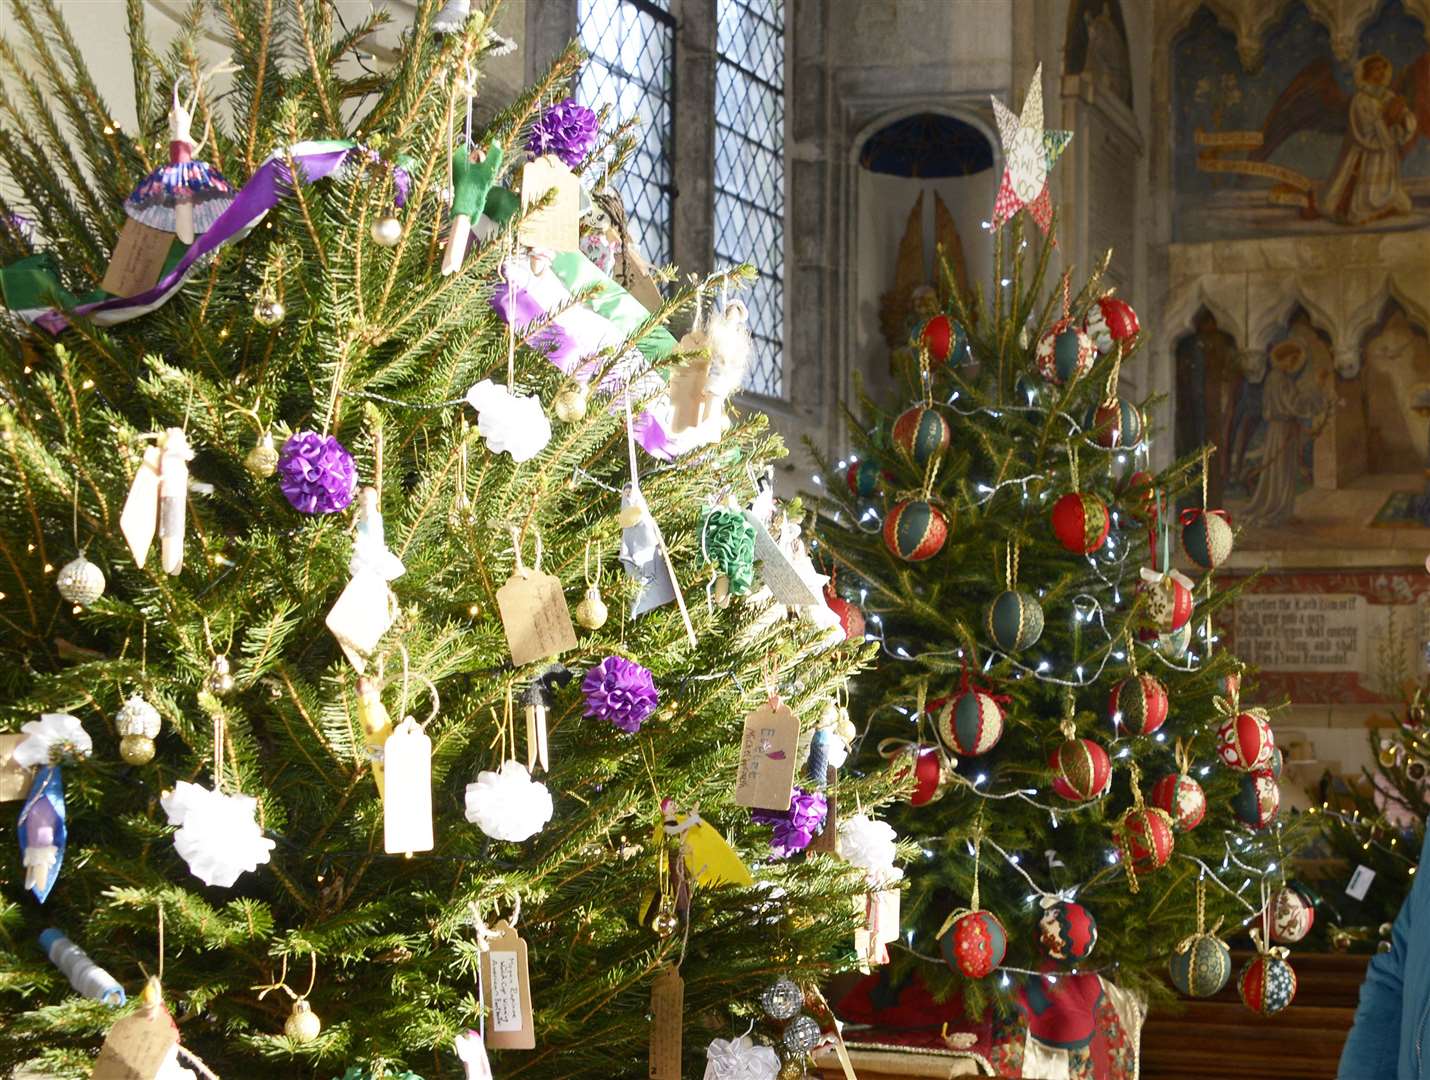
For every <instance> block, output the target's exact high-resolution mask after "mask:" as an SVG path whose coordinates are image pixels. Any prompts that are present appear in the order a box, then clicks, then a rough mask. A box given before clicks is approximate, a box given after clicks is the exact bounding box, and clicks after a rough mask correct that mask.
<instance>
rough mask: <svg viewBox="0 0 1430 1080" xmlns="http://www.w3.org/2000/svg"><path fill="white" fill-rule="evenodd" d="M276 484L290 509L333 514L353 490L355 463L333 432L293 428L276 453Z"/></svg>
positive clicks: (343, 507)
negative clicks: (322, 432)
mask: <svg viewBox="0 0 1430 1080" xmlns="http://www.w3.org/2000/svg"><path fill="white" fill-rule="evenodd" d="M278 486H279V487H280V488H281V489H282V491H283V497H284V498H285V499H287V500H288V502H289V503H290V504H292V506H293V509H294V510H301V511H302V512H303V513H305V514H334V513H337V512H338V511H339V510H343V509H345V508H346V507H347V506H348V504H349V503H351V502H352V501H353V495H355V494H356V493H357V466H356V465H354V464H353V456H352V455H351V454H349V453H348V451H347V448H346V447H345V446H343V444H342V443H340V442H338V440H337V439H335V438H333V436H331V435H320V434H318V432H316V431H299V432H295V433H294V434H292V435H290V436H288V438H287V440H286V441H285V442H284V443H283V449H282V451H280V452H279V454H278Z"/></svg>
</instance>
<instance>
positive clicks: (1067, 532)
mask: <svg viewBox="0 0 1430 1080" xmlns="http://www.w3.org/2000/svg"><path fill="white" fill-rule="evenodd" d="M1052 523H1053V535H1054V536H1056V537H1057V538H1058V543H1060V544H1062V546H1063V547H1065V548H1067V549H1068V550H1069V551H1071V552H1072V553H1073V554H1074V555H1090V554H1092V553H1093V552H1094V551H1096V550H1097V549H1098V548H1100V547H1102V545H1103V544H1104V543H1106V542H1107V532H1108V529H1109V528H1111V526H1112V518H1111V517H1110V516H1109V514H1108V512H1107V504H1106V503H1105V502H1103V501H1102V500H1101V499H1100V498H1098V497H1097V496H1096V495H1094V494H1092V493H1091V492H1087V491H1070V492H1068V493H1067V494H1066V495H1064V496H1063V497H1062V498H1061V499H1059V500H1058V501H1057V502H1055V503H1053V513H1052Z"/></svg>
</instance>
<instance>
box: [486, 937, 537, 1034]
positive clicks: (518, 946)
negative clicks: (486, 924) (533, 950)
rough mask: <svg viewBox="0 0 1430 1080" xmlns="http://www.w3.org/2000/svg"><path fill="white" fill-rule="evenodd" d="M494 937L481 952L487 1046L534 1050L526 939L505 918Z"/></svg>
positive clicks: (534, 1031)
mask: <svg viewBox="0 0 1430 1080" xmlns="http://www.w3.org/2000/svg"><path fill="white" fill-rule="evenodd" d="M492 930H493V932H495V933H496V935H497V936H496V937H494V938H492V939H491V942H490V948H488V949H487V951H486V952H484V953H482V992H483V994H484V995H485V1000H486V1004H487V1008H489V1009H490V1010H491V1014H492V1016H491V1023H490V1024H489V1025H487V1046H489V1047H490V1048H491V1049H493V1050H534V1049H536V1029H535V1028H534V1027H533V1026H532V1022H531V980H530V977H529V976H528V974H527V966H526V942H524V941H522V940H521V936H520V935H519V934H518V933H517V932H516V930H515V928H514V927H512V925H511V924H510V923H508V922H507V921H506V920H505V919H503V920H501V921H500V922H499V923H497V924H496V925H495V926H494V927H492Z"/></svg>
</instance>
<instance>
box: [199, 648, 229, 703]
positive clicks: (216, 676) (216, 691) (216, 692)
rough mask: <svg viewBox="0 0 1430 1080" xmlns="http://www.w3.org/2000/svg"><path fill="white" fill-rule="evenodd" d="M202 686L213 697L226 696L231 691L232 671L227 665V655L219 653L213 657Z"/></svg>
mask: <svg viewBox="0 0 1430 1080" xmlns="http://www.w3.org/2000/svg"><path fill="white" fill-rule="evenodd" d="M204 688H205V689H206V690H208V692H209V693H210V694H212V695H213V696H214V697H228V695H229V694H231V693H233V672H232V671H231V670H230V668H229V666H228V657H227V656H224V655H223V654H222V653H220V654H219V655H218V656H215V657H214V658H213V663H212V664H210V665H209V674H208V678H206V679H205V680H204Z"/></svg>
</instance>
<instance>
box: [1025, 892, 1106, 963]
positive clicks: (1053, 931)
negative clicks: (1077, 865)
mask: <svg viewBox="0 0 1430 1080" xmlns="http://www.w3.org/2000/svg"><path fill="white" fill-rule="evenodd" d="M1038 944H1039V945H1041V946H1042V949H1043V953H1044V954H1045V955H1046V956H1047V957H1048V959H1050V960H1071V961H1073V962H1077V961H1079V960H1086V959H1087V958H1088V957H1089V956H1090V955H1091V954H1092V947H1093V946H1094V945H1096V944H1097V920H1096V919H1094V918H1093V917H1092V912H1090V911H1088V910H1087V908H1085V907H1083V906H1082V905H1081V904H1079V903H1077V902H1076V901H1075V900H1059V901H1057V902H1056V903H1052V904H1049V905H1048V906H1047V907H1046V908H1044V909H1043V917H1042V919H1040V920H1039V921H1038Z"/></svg>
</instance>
